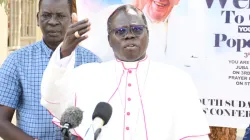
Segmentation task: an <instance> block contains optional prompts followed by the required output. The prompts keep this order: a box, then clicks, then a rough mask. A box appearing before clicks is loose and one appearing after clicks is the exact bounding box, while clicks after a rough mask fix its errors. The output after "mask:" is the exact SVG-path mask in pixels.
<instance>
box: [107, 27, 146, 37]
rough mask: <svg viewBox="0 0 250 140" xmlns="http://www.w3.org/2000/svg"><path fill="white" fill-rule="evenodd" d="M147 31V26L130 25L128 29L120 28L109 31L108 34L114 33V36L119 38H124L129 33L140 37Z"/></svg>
mask: <svg viewBox="0 0 250 140" xmlns="http://www.w3.org/2000/svg"><path fill="white" fill-rule="evenodd" d="M145 29H147V26H145V25H130V26H129V27H120V28H115V29H112V30H110V32H109V34H110V33H111V32H114V33H115V35H116V36H117V37H119V38H124V37H125V36H126V35H127V34H128V32H129V31H130V32H131V33H132V34H133V35H135V36H140V35H142V33H143V32H144V31H145Z"/></svg>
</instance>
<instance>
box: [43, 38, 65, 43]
mask: <svg viewBox="0 0 250 140" xmlns="http://www.w3.org/2000/svg"><path fill="white" fill-rule="evenodd" d="M44 41H45V42H46V43H49V44H60V43H61V42H62V41H63V38H59V37H47V38H44Z"/></svg>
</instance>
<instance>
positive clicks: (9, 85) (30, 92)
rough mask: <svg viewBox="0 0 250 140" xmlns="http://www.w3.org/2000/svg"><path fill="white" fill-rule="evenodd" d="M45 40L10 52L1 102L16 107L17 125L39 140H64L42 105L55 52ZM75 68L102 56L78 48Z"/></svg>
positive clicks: (0, 81)
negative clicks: (43, 86)
mask: <svg viewBox="0 0 250 140" xmlns="http://www.w3.org/2000/svg"><path fill="white" fill-rule="evenodd" d="M52 53H53V52H52V50H51V49H49V48H48V47H47V46H46V44H45V43H44V42H43V41H39V42H37V43H34V44H32V45H29V46H27V47H24V48H22V49H20V50H17V51H15V52H13V53H11V54H10V55H9V56H8V58H7V59H6V60H5V62H4V63H3V65H2V67H1V69H0V104H1V105H4V106H8V107H11V108H14V109H16V111H17V116H16V117H17V125H18V127H19V128H21V129H22V130H23V131H24V132H25V133H27V134H28V135H30V136H32V137H34V138H38V139H39V140H61V139H62V137H61V132H60V129H59V128H58V127H56V126H55V125H54V124H52V116H51V115H50V114H49V112H48V111H47V110H46V109H45V108H44V107H42V106H41V105H40V99H41V93H40V86H41V80H42V75H43V72H44V70H45V68H46V66H47V64H48V62H49V59H50V57H51V55H52ZM75 60H76V63H75V67H77V66H79V65H81V64H84V63H91V62H100V60H99V58H98V57H97V56H96V55H94V54H93V53H92V52H90V51H89V50H87V49H85V48H83V47H77V49H76V59H75Z"/></svg>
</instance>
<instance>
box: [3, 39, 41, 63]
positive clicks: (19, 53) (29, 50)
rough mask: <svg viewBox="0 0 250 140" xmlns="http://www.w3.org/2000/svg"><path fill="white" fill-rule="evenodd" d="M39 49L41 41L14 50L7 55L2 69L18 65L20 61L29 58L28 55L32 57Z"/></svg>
mask: <svg viewBox="0 0 250 140" xmlns="http://www.w3.org/2000/svg"><path fill="white" fill-rule="evenodd" d="M39 49H41V41H39V42H36V43H33V44H30V45H27V46H25V47H23V48H21V49H18V50H15V51H13V52H11V53H10V54H9V55H8V57H7V58H6V60H5V61H4V63H3V66H2V67H4V66H6V65H13V64H14V65H18V64H19V62H20V61H22V60H24V59H26V58H27V57H29V55H30V54H33V55H34V52H36V51H38V50H39Z"/></svg>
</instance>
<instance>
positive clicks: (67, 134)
mask: <svg viewBox="0 0 250 140" xmlns="http://www.w3.org/2000/svg"><path fill="white" fill-rule="evenodd" d="M69 128H70V125H69V124H67V123H66V124H65V125H64V126H63V127H62V129H61V132H62V135H63V139H64V140H72V135H71V133H70V131H69Z"/></svg>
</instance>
